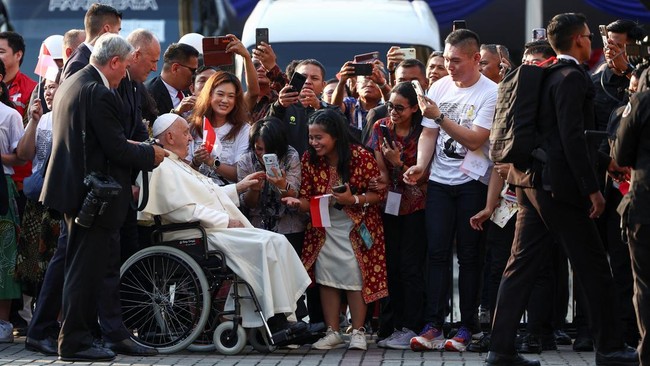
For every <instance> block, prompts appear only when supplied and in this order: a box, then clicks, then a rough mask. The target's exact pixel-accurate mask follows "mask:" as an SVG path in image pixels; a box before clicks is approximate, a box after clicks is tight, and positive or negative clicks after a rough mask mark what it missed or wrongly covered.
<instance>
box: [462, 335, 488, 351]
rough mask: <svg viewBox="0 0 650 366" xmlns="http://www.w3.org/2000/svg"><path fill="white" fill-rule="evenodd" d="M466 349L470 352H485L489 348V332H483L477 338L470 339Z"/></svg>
mask: <svg viewBox="0 0 650 366" xmlns="http://www.w3.org/2000/svg"><path fill="white" fill-rule="evenodd" d="M467 350H468V351H470V352H481V353H482V352H487V351H489V350H490V333H485V334H483V336H482V337H481V338H480V339H478V340H474V341H472V343H470V344H469V345H468V346H467Z"/></svg>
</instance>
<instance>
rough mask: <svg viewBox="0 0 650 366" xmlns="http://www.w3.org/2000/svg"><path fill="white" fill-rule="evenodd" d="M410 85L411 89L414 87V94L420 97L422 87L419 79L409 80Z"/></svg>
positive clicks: (422, 93)
mask: <svg viewBox="0 0 650 366" xmlns="http://www.w3.org/2000/svg"><path fill="white" fill-rule="evenodd" d="M411 85H413V89H415V94H417V95H419V96H421V97H423V96H424V89H422V85H420V81H419V80H411Z"/></svg>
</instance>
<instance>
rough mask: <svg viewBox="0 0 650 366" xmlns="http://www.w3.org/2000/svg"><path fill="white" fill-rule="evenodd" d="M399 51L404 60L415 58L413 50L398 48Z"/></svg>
mask: <svg viewBox="0 0 650 366" xmlns="http://www.w3.org/2000/svg"><path fill="white" fill-rule="evenodd" d="M399 50H400V52H402V53H403V54H404V59H405V60H409V59H412V58H415V48H400V49H399Z"/></svg>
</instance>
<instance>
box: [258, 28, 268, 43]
mask: <svg viewBox="0 0 650 366" xmlns="http://www.w3.org/2000/svg"><path fill="white" fill-rule="evenodd" d="M262 42H264V43H266V44H269V29H268V28H256V29H255V46H259V45H260V44H262Z"/></svg>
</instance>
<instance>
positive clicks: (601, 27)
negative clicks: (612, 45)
mask: <svg viewBox="0 0 650 366" xmlns="http://www.w3.org/2000/svg"><path fill="white" fill-rule="evenodd" d="M598 30H599V31H600V37H601V38H602V40H603V48H607V43H608V42H607V40H608V38H609V36H608V35H607V26H605V25H603V24H601V25H599V26H598Z"/></svg>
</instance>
